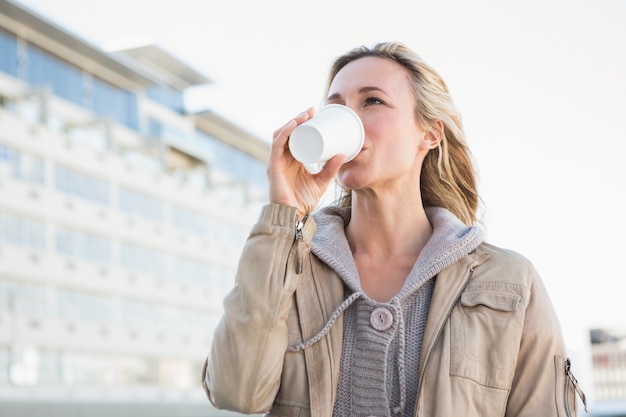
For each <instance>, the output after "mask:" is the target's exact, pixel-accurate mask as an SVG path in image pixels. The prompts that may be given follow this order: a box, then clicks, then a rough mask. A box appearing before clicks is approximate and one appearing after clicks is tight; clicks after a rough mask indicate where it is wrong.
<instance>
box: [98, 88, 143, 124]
mask: <svg viewBox="0 0 626 417" xmlns="http://www.w3.org/2000/svg"><path fill="white" fill-rule="evenodd" d="M93 111H94V113H96V114H97V115H99V116H103V117H112V118H113V119H114V120H116V121H117V122H118V123H120V124H123V125H124V126H127V127H130V128H131V129H134V130H137V129H138V128H139V115H138V108H137V96H136V94H134V93H132V92H130V91H126V90H123V89H121V88H118V87H115V86H114V85H112V84H109V83H107V82H106V81H104V80H101V79H99V78H94V81H93Z"/></svg>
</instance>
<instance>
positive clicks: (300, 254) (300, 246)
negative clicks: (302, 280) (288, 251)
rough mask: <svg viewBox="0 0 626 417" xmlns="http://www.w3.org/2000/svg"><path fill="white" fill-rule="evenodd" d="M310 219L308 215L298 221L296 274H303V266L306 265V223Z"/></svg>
mask: <svg viewBox="0 0 626 417" xmlns="http://www.w3.org/2000/svg"><path fill="white" fill-rule="evenodd" d="M308 218H309V215H308V214H307V215H306V216H304V218H303V219H302V220H296V274H297V275H300V274H301V273H302V264H303V263H304V233H303V231H302V229H304V223H305V222H306V220H307V219H308Z"/></svg>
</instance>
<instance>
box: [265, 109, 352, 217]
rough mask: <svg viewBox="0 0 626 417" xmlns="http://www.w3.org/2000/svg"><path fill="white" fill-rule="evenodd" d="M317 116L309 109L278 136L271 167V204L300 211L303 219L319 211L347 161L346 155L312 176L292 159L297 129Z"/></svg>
mask: <svg viewBox="0 0 626 417" xmlns="http://www.w3.org/2000/svg"><path fill="white" fill-rule="evenodd" d="M314 112H315V110H314V109H313V108H309V109H308V110H307V111H305V112H302V113H300V114H299V115H298V116H296V117H295V118H294V119H292V120H291V121H289V123H287V124H286V125H284V126H283V127H281V128H280V129H278V130H277V131H276V132H274V139H273V140H272V147H271V151H270V157H269V161H268V163H267V180H268V183H269V193H270V196H269V197H270V203H274V204H283V205H287V206H292V207H296V208H297V209H298V215H299V218H301V219H302V218H303V217H304V216H305V215H306V214H309V213H311V212H312V211H313V210H314V209H315V207H316V206H317V204H318V203H319V201H320V199H321V198H322V196H323V195H324V193H325V192H326V189H327V188H328V185H329V184H330V182H331V181H332V179H333V178H334V177H335V175H336V174H337V171H339V167H341V164H343V162H344V161H345V159H346V157H345V156H344V155H337V156H335V157H334V158H332V159H330V160H329V161H328V162H326V164H325V165H324V167H323V168H322V170H321V171H320V172H319V173H317V174H311V173H310V172H309V171H307V170H306V168H305V167H304V165H302V164H301V163H300V162H298V161H297V160H295V159H294V157H293V156H292V155H291V152H289V146H288V143H289V135H291V132H293V130H294V129H295V128H296V126H298V125H300V124H302V123H304V122H305V121H307V120H309V119H310V118H311V117H313V114H314Z"/></svg>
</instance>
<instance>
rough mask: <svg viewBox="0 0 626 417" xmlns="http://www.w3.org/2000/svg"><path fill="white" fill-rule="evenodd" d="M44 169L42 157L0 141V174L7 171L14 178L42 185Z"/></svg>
mask: <svg viewBox="0 0 626 417" xmlns="http://www.w3.org/2000/svg"><path fill="white" fill-rule="evenodd" d="M44 171H45V170H44V162H43V159H41V158H39V157H36V156H33V155H26V154H21V153H20V152H19V151H18V150H17V149H14V148H12V147H10V146H8V145H4V144H2V143H0V175H3V174H4V173H8V174H9V175H11V176H12V177H13V178H15V179H19V180H23V181H28V182H33V183H35V184H39V185H43V184H44V182H45V180H44Z"/></svg>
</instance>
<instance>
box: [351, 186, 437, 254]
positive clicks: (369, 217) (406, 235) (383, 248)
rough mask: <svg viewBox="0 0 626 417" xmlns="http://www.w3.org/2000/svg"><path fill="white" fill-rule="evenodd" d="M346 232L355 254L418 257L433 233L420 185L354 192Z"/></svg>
mask: <svg viewBox="0 0 626 417" xmlns="http://www.w3.org/2000/svg"><path fill="white" fill-rule="evenodd" d="M415 188H417V190H415ZM346 234H347V237H348V242H349V243H350V247H351V249H352V252H353V253H354V254H355V255H367V256H380V257H382V258H383V259H386V258H387V259H390V258H388V257H392V256H394V257H397V256H414V257H417V255H418V254H419V253H420V251H421V250H422V248H423V247H424V246H425V245H426V242H428V239H429V238H430V236H431V235H432V226H431V224H430V222H429V221H428V218H427V217H426V213H425V211H424V208H423V206H422V199H421V195H420V192H419V187H412V188H411V189H410V190H409V191H407V192H404V193H395V194H394V195H391V196H390V195H388V194H387V195H384V196H383V195H379V194H377V193H374V192H371V191H363V192H353V195H352V215H351V220H350V223H349V224H348V226H347V228H346Z"/></svg>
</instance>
